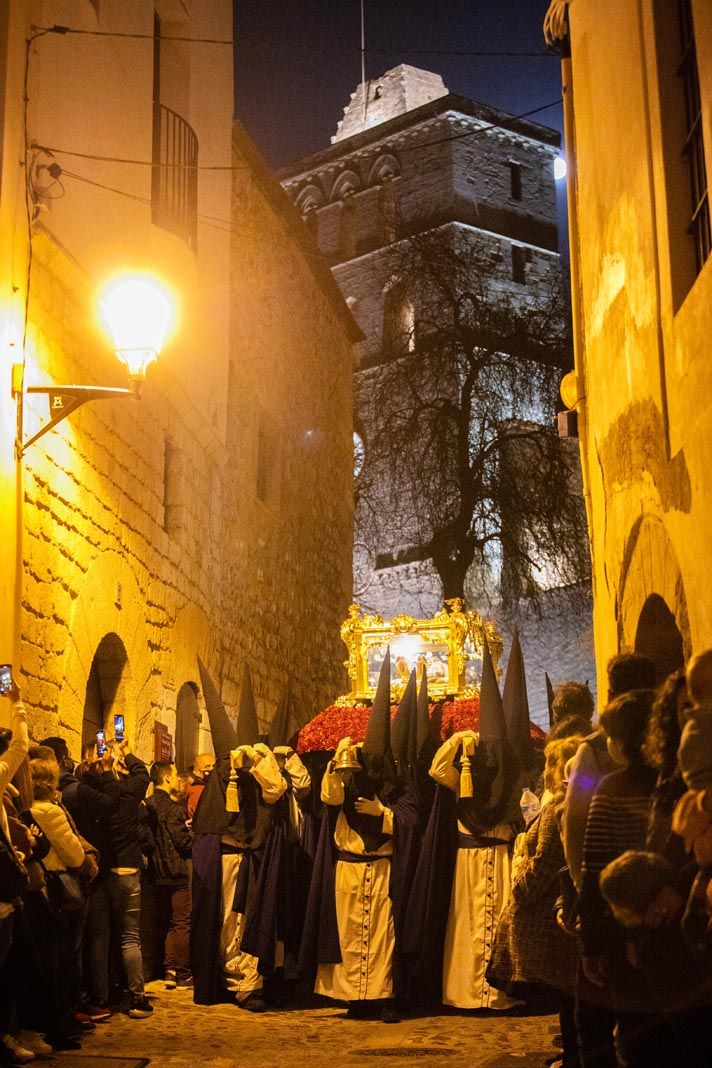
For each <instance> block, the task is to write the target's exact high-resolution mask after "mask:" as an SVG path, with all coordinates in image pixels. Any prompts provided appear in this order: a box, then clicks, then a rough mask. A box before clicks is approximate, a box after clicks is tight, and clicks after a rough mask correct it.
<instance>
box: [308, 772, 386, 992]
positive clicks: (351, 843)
mask: <svg viewBox="0 0 712 1068" xmlns="http://www.w3.org/2000/svg"><path fill="white" fill-rule="evenodd" d="M321 799H322V801H323V802H324V803H325V804H327V805H341V804H343V801H344V785H343V782H342V781H341V779H340V778H339V776H338V775H336V774H335V773H334V772H332V771H331V770H330V769H329V768H327V770H326V773H325V775H324V779H323V781H322V785H321ZM382 829H383V833H384V834H387V835H389V836H390V835H392V834H393V812H392V811H391V809H389V808H387V809H386V811H385V812H384V814H383V824H382ZM334 842H335V844H336V848H337V849H339V850H340V851H343V852H346V853H354V854H358V855H359V856H367V857H369V859H368V860H367V861H365V862H363V863H362V862H349V861H345V860H338V861H337V862H336V873H335V880H334V889H335V893H336V919H337V923H338V928H339V947H340V949H341V963H340V964H320V965H319V968H318V970H317V976H316V984H315V986H314V990H315V992H316V993H317V994H323V995H324V996H325V997H328V998H335V999H336V1000H338V1001H366V1000H368V1001H371V1000H374V999H377V998H392V997H393V950H394V947H395V930H394V927H393V913H392V908H391V899H390V897H389V893H388V888H389V883H390V877H391V859H390V858H391V853H392V851H393V846H392V842H391V840H390V839H389V841H387V842H384V843H383V845H382V846H381V847H380V848H379V849H378V850H377V851H376V852H375V853H369V852H368V851H367V850H366V847H365V845H364V842H363V839H362V838H361V836H360V835H359V834H357V833H356V831H354V830H353V828H352V827H351V826H350V825H349V823H348V821H347V819H346V817H345V816H344V814H343V812H340V813H339V815H338V818H337V821H336V829H335V831H334Z"/></svg>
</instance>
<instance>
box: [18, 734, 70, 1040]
mask: <svg viewBox="0 0 712 1068" xmlns="http://www.w3.org/2000/svg"><path fill="white" fill-rule="evenodd" d="M30 771H31V775H32V790H33V794H34V801H33V803H32V805H31V807H30V809H29V812H27V811H26V812H25V813H24V814H23V818H24V820H25V822H26V823H28V824H30V825H31V826H35V827H36V828H38V830H39V831H40V832H41V833H42V834H43V835H44V837H45V838H46V839H47V843H48V845H49V851H48V853H47V855H46V856H45V858H44V860H43V861H42V864H43V867H44V871H45V884H46V885H45V888H44V889H43V890H40V891H38V892H37V893H34V894H29V895H28V899H29V900H28V903H26V905H25V908H26V910H27V914H28V920H29V922H30V926H31V930H32V934H33V938H34V940H35V944H36V946H37V950H38V953H39V956H40V958H41V960H42V963H43V967H44V971H45V976H46V995H47V999H48V1000H47V1004H46V1005H43V1006H37V1007H38V1008H40V1009H41V1014H38V1017H39V1018H38V1019H36V1020H34V1021H32V1022H33V1023H34V1024H35V1026H34V1028H33V1029H34V1030H45V1033H46V1037H47V1040H48V1042H50V1043H51V1045H52V1046H54V1047H55V1049H78V1048H79V1047H80V1043H79V1042H78V1041H77V1039H76V1035H77V1034H78V1028H77V1027H76V1024H75V1023H74V1021H73V1020H71V1019H70V1017H69V1014H68V1012H67V1011H66V1008H65V1006H64V1004H63V999H62V968H61V942H62V936H63V933H64V929H65V926H66V925H67V923H68V922H70V921H69V919H68V916H67V914H68V913H69V912H70V911H71V908H72V907H73V906H78V905H79V904H80V903H81V895H82V891H81V887H80V884H79V880H78V878H77V877H76V875H73V874H71V872H72V870H74V871H78V870H79V869H80V868H81V867H82V865H83V863H84V847H83V845H82V842H81V840H80V839H79V837H78V836H77V835H76V834H75V832H74V830H73V829H72V827H71V825H70V823H69V820H68V819H67V816H66V813H65V812H64V809H63V808H62V806H61V805H60V804H59V803H58V802H57V787H58V784H59V766H58V764H57V761H56V759H55V755H54V753H53V752H52V750H51V749H49V748H47V747H46V746H35V747H33V748H31V749H30ZM72 893H73V894H74V901H71V900H67V895H71V894H72ZM65 910H66V912H65ZM42 1019H44V1021H45V1027H44V1028H43V1027H42Z"/></svg>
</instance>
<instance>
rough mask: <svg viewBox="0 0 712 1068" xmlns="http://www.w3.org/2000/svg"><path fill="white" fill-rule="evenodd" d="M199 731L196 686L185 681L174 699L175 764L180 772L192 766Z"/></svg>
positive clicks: (196, 750)
mask: <svg viewBox="0 0 712 1068" xmlns="http://www.w3.org/2000/svg"><path fill="white" fill-rule="evenodd" d="M199 732H200V709H199V708H198V687H197V686H196V684H195V683H194V682H186V683H184V684H183V685H182V686H181V688H180V690H179V691H178V700H177V701H176V737H175V754H176V756H175V764H176V767H177V768H178V771H179V772H181V774H183V773H185V772H186V771H188V769H189V768H191V767H192V766H193V762H194V760H195V758H196V756H197V755H198V739H199Z"/></svg>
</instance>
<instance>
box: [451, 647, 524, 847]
mask: <svg viewBox="0 0 712 1068" xmlns="http://www.w3.org/2000/svg"><path fill="white" fill-rule="evenodd" d="M479 733H480V738H479V742H478V745H477V749H476V750H475V757H474V760H473V761H472V783H473V796H472V797H471V798H460V799H459V800H458V802H457V811H458V817H459V818H460V819H461V820H462V822H463V823H464V825H465V826H466V827H467V828H468V830H469V831H470V832H471V833H472V834H480V833H482V832H483V831H487V830H491V828H493V827H496V826H497V824H498V823H501V822H502V821H503V820H504V819H505V817H506V814H507V812H508V810H509V809H510V807H511V795H512V759H511V751H510V748H509V745H508V743H507V726H506V723H505V719H504V707H503V704H502V695H501V694H500V692H499V685H498V683H497V674H496V672H495V669H494V664H493V663H492V656H491V654H490V650H489V645H488V644H487V639H486V638H485V639H484V642H483V650H482V677H481V680H480V727H479Z"/></svg>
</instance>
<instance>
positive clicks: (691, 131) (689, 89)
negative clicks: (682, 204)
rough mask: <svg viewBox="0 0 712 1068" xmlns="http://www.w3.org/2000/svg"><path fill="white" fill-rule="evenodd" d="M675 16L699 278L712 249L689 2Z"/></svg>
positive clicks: (680, 2) (691, 231) (680, 5)
mask: <svg viewBox="0 0 712 1068" xmlns="http://www.w3.org/2000/svg"><path fill="white" fill-rule="evenodd" d="M677 14H678V21H679V33H680V50H681V54H682V58H681V61H680V65H679V67H678V71H677V74H678V77H679V78H680V79H681V82H682V86H683V91H684V97H685V118H686V122H685V141H684V146H683V156H685V158H686V160H687V165H688V168H689V172H690V191H691V194H692V212H691V216H690V224H689V227H688V233H689V234H690V236H691V237H692V241H693V245H694V251H695V269H696V273H697V274H699V273H700V271H701V270H702V267H703V266H704V263H705V261H706V259H707V257H708V256H709V254H710V250H711V249H712V234H711V232H710V204H709V193H708V188H707V167H706V165H705V145H704V140H703V137H702V103H701V100H700V79H699V74H698V70H697V50H696V48H695V32H694V25H693V21H692V3H691V0H678V3H677Z"/></svg>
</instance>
